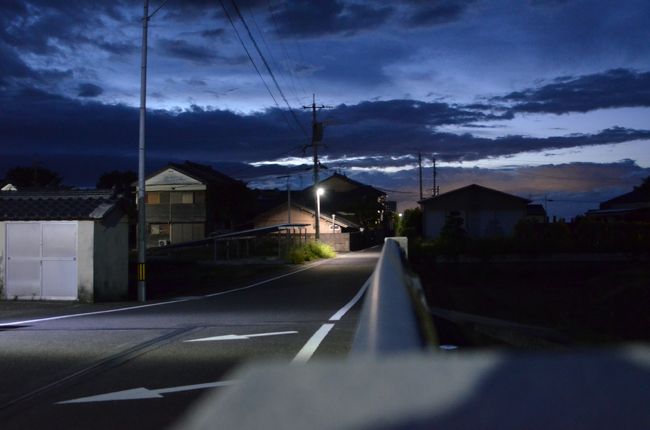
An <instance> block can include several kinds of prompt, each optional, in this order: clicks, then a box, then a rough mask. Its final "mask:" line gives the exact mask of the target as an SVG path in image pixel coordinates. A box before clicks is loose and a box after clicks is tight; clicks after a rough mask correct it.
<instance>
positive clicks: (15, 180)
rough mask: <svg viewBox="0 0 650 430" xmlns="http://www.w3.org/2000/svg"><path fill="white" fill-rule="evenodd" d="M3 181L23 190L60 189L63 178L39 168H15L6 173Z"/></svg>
mask: <svg viewBox="0 0 650 430" xmlns="http://www.w3.org/2000/svg"><path fill="white" fill-rule="evenodd" d="M4 180H5V181H6V182H9V183H11V184H13V185H14V186H16V188H18V190H21V189H24V188H62V187H63V184H62V181H63V177H62V176H61V175H59V174H58V173H56V172H54V171H52V170H50V169H46V168H45V167H39V166H32V167H27V166H16V167H13V168H11V169H9V170H8V171H7V174H6V175H5V178H4Z"/></svg>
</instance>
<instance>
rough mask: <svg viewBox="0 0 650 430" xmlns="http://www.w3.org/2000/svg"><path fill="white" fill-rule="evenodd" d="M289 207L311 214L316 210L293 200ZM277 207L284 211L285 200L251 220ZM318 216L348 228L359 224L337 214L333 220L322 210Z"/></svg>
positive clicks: (285, 208)
mask: <svg viewBox="0 0 650 430" xmlns="http://www.w3.org/2000/svg"><path fill="white" fill-rule="evenodd" d="M291 207H293V208H296V209H299V210H301V211H303V212H307V213H309V214H311V215H313V216H316V211H315V210H313V209H310V208H308V207H306V206H303V205H301V204H299V203H296V202H294V201H292V202H291ZM277 209H282V210H285V211H286V210H287V203H286V202H285V203H282V204H280V205H276V206H274V207H272V208H271V209H269V210H267V211H264V212H262V213H260V214H258V215H257V216H256V217H255V218H253V220H256V219H259V218H261V217H262V216H263V215H265V214H266V213H268V212H273V211H275V210H277ZM320 217H321V219H324V220H326V221H329V222H331V223H334V222H336V224H340V225H342V226H343V227H350V228H358V227H359V224H357V223H355V222H354V221H350V220H349V219H347V218H344V217H339V216H337V217H336V220H335V219H334V218H332V217H329V216H327V215H325V213H324V212H323V211H321V213H320Z"/></svg>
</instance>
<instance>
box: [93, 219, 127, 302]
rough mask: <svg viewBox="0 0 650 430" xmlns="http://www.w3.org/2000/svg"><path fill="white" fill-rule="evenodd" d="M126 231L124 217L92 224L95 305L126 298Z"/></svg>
mask: <svg viewBox="0 0 650 430" xmlns="http://www.w3.org/2000/svg"><path fill="white" fill-rule="evenodd" d="M116 218H117V217H116ZM128 228H129V226H128V219H127V218H126V217H123V218H121V219H120V218H117V219H110V218H109V219H107V220H105V221H104V222H95V223H94V255H95V264H94V276H93V286H94V288H93V291H94V299H95V300H96V301H99V300H120V299H124V298H126V297H127V295H128V283H129V238H128V236H129V234H128Z"/></svg>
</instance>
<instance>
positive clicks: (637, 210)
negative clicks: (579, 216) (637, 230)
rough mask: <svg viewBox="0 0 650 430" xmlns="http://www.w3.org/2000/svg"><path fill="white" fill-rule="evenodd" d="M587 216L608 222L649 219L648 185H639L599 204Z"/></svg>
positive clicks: (649, 190)
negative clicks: (597, 207)
mask: <svg viewBox="0 0 650 430" xmlns="http://www.w3.org/2000/svg"><path fill="white" fill-rule="evenodd" d="M586 216H587V218H590V219H594V220H600V221H608V222H635V221H644V222H647V221H650V187H648V186H640V187H636V188H634V190H632V191H630V192H629V193H625V194H622V195H620V196H617V197H614V198H613V199H609V200H607V201H604V202H602V203H601V204H600V205H599V209H597V210H590V211H588V212H587V213H586Z"/></svg>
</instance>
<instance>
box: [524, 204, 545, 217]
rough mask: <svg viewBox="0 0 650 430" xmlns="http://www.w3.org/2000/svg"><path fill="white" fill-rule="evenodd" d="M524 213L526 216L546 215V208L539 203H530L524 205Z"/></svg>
mask: <svg viewBox="0 0 650 430" xmlns="http://www.w3.org/2000/svg"><path fill="white" fill-rule="evenodd" d="M526 215H528V216H544V217H545V216H546V209H544V206H542V205H540V204H530V205H528V206H526Z"/></svg>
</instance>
